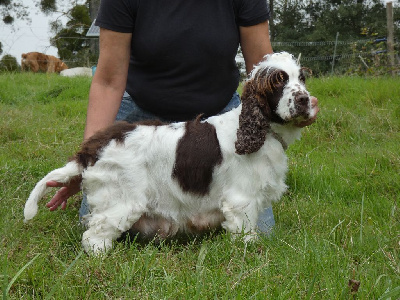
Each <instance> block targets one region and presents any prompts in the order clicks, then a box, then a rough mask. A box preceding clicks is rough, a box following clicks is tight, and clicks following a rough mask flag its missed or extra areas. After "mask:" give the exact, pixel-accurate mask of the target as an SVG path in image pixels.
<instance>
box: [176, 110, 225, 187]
mask: <svg viewBox="0 0 400 300" xmlns="http://www.w3.org/2000/svg"><path fill="white" fill-rule="evenodd" d="M200 118H201V115H200V116H198V117H197V118H196V120H194V121H189V122H187V123H186V132H185V134H184V135H183V136H182V138H181V139H180V140H179V142H178V145H177V149H176V157H175V165H174V169H173V171H172V178H174V179H176V180H177V181H178V183H179V185H180V187H181V188H182V190H183V191H185V192H191V193H194V194H198V195H205V194H207V193H208V192H209V189H210V184H211V181H212V173H213V170H214V167H215V166H216V165H218V164H220V163H221V162H222V153H221V148H220V146H219V142H218V137H217V133H216V130H215V127H214V126H213V125H211V124H209V123H206V122H205V123H201V122H200Z"/></svg>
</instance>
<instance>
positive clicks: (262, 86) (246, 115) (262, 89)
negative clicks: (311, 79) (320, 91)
mask: <svg viewBox="0 0 400 300" xmlns="http://www.w3.org/2000/svg"><path fill="white" fill-rule="evenodd" d="M288 78H289V75H288V74H287V73H286V72H284V71H282V70H278V69H275V68H264V69H260V70H258V71H257V72H256V73H255V74H252V76H251V77H250V79H249V80H248V81H247V82H246V84H245V86H244V88H243V93H242V111H241V113H240V116H239V129H238V131H237V140H236V143H235V148H236V153H237V154H250V153H253V152H256V151H258V150H259V149H260V148H261V147H262V145H263V144H264V142H265V138H266V136H267V133H268V131H269V130H270V121H271V119H273V118H274V116H273V114H274V110H275V109H276V106H277V105H278V103H275V102H278V101H279V99H280V96H281V95H278V97H275V96H277V95H275V94H276V93H275V94H274V92H276V91H277V90H278V89H279V88H281V87H282V86H283V85H284V84H285V82H286V81H287V80H288ZM275 98H277V99H275ZM271 106H272V107H271Z"/></svg>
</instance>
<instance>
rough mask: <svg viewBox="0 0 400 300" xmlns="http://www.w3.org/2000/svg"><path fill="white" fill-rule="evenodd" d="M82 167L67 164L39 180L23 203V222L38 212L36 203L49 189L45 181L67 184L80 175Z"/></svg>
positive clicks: (71, 163) (70, 163)
mask: <svg viewBox="0 0 400 300" xmlns="http://www.w3.org/2000/svg"><path fill="white" fill-rule="evenodd" d="M82 170H83V168H82V166H81V165H80V164H78V163H77V162H76V161H71V162H69V163H67V164H66V165H65V166H64V167H62V168H59V169H56V170H54V171H51V172H50V173H49V174H47V175H46V176H45V177H44V178H43V179H42V180H40V181H39V182H38V183H37V184H36V186H35V188H34V189H33V191H32V192H31V194H30V195H29V198H28V200H27V201H26V203H25V209H24V217H25V220H24V222H26V221H28V220H30V219H32V218H33V217H34V216H35V215H36V213H37V211H38V202H39V200H40V199H42V197H43V196H44V195H46V193H47V192H49V190H50V189H51V188H49V187H47V186H46V182H47V181H53V180H54V181H57V182H60V183H67V182H69V181H70V180H71V179H72V178H73V177H75V176H77V175H80V174H82Z"/></svg>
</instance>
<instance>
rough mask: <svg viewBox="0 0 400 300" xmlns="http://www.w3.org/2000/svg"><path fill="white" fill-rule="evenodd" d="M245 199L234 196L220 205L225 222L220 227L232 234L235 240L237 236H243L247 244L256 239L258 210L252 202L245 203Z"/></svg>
mask: <svg viewBox="0 0 400 300" xmlns="http://www.w3.org/2000/svg"><path fill="white" fill-rule="evenodd" d="M246 199H247V197H245V196H242V197H240V195H238V194H236V195H235V196H232V197H229V200H227V201H224V202H223V204H222V213H223V215H224V217H225V221H224V222H223V223H222V227H223V228H224V229H225V230H227V231H229V232H230V233H232V237H233V238H236V237H237V236H238V235H239V234H245V236H244V241H245V242H248V241H251V240H253V239H255V238H256V237H257V233H256V230H255V229H256V224H257V218H258V210H257V207H256V206H255V204H254V202H252V201H247V200H246Z"/></svg>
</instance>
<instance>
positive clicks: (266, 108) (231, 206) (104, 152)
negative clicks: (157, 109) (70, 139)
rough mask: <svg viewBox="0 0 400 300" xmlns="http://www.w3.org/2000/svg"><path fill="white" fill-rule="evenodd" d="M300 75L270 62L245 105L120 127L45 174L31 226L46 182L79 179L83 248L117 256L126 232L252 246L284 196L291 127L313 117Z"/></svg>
mask: <svg viewBox="0 0 400 300" xmlns="http://www.w3.org/2000/svg"><path fill="white" fill-rule="evenodd" d="M302 76H303V75H302V72H301V69H300V67H299V66H298V65H297V64H296V62H295V60H294V59H293V57H292V56H291V55H289V54H288V53H276V54H273V55H268V56H266V57H265V59H264V60H263V61H262V62H261V63H260V64H258V65H257V66H255V68H254V70H253V72H252V73H251V76H250V77H249V79H248V80H247V81H246V83H245V87H244V91H243V96H242V100H243V104H242V105H240V106H239V107H237V108H236V109H233V110H231V111H229V112H227V113H225V114H223V115H219V116H214V117H210V118H207V119H206V120H204V121H200V119H199V118H198V119H196V120H194V121H189V122H180V123H171V124H162V123H158V122H157V123H135V124H127V123H117V124H115V125H113V126H111V127H110V128H108V129H106V130H104V131H102V132H99V133H98V134H96V135H94V136H93V137H92V138H91V139H89V140H88V141H87V142H85V143H84V144H83V145H82V148H81V150H80V151H79V152H78V153H77V154H76V155H75V156H74V158H73V159H72V160H71V161H70V162H69V163H67V164H66V165H65V166H64V167H62V168H60V169H57V170H54V171H52V172H50V173H49V174H48V175H46V176H45V177H44V178H43V179H42V180H41V181H40V182H39V183H38V184H37V185H36V187H35V188H34V189H33V191H32V192H31V194H30V196H29V198H28V200H27V202H26V205H25V210H24V216H25V220H26V221H27V220H29V219H32V218H33V217H34V216H35V214H36V213H37V210H38V201H39V200H40V199H41V198H42V197H43V195H44V194H45V193H46V192H47V189H46V181H49V180H56V181H58V182H63V183H66V182H68V181H70V180H71V179H72V178H74V177H76V176H82V189H83V190H84V191H85V193H86V194H87V201H88V204H89V206H90V208H91V212H90V214H88V215H86V216H85V217H84V220H85V222H86V225H87V230H86V231H85V232H84V234H83V237H82V245H83V247H84V249H85V250H86V251H88V252H89V253H91V252H95V253H99V252H103V251H106V250H108V249H110V248H111V247H112V243H113V241H115V240H117V239H118V238H119V237H120V236H121V235H122V234H123V233H124V232H126V231H128V230H129V231H131V232H134V233H139V235H143V236H145V237H147V238H153V237H156V236H157V237H159V238H161V239H165V238H169V237H172V236H174V235H176V234H178V233H195V234H198V233H201V232H204V231H207V230H212V229H214V228H220V227H222V228H223V229H224V230H227V231H229V232H231V233H232V236H235V234H238V233H242V232H245V233H247V234H248V235H246V240H247V239H251V238H253V237H254V236H255V235H254V233H255V232H256V223H257V219H258V215H259V213H260V212H261V211H262V210H264V209H265V208H266V207H268V206H270V205H271V203H272V202H274V201H278V200H279V199H280V198H281V196H282V194H283V193H284V192H285V190H286V184H285V176H286V172H287V167H288V166H287V157H286V153H285V148H286V145H289V144H291V143H293V142H294V141H295V140H296V139H297V138H299V137H300V131H301V129H300V128H298V127H296V126H294V125H293V122H296V121H299V120H304V119H309V118H313V117H314V116H315V114H316V111H315V110H314V109H313V108H312V107H311V101H310V99H309V94H308V92H307V90H306V89H305V86H304V79H303V77H302Z"/></svg>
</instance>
